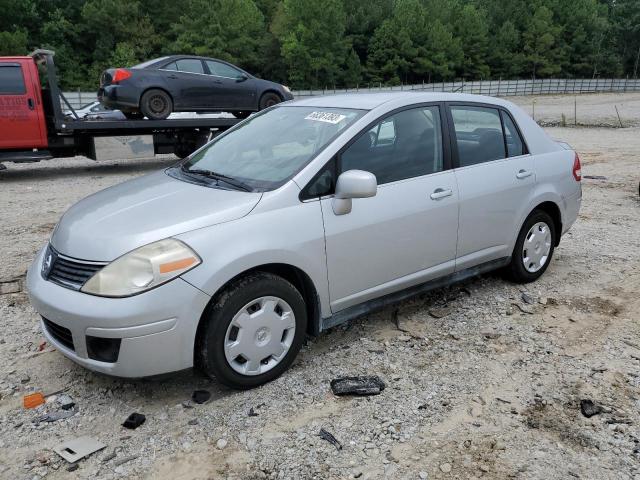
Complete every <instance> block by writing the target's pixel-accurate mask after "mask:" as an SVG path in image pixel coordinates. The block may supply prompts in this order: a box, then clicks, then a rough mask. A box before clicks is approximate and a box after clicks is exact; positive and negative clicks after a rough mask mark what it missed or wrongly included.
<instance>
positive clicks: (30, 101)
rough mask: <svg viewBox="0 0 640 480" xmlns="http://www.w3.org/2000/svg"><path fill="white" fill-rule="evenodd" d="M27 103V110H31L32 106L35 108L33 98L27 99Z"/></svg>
mask: <svg viewBox="0 0 640 480" xmlns="http://www.w3.org/2000/svg"><path fill="white" fill-rule="evenodd" d="M27 105H28V106H29V110H33V109H34V108H36V104H35V102H34V101H33V98H30V99H28V100H27Z"/></svg>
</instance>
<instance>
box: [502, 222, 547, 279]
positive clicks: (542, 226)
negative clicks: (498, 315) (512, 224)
mask: <svg viewBox="0 0 640 480" xmlns="http://www.w3.org/2000/svg"><path fill="white" fill-rule="evenodd" d="M556 235H557V233H556V231H555V227H554V223H553V219H552V218H551V216H550V215H549V214H548V213H546V212H544V211H542V210H534V211H533V212H532V213H531V214H530V215H529V216H528V217H527V219H526V220H525V222H524V225H522V229H521V230H520V233H519V234H518V239H517V240H516V245H515V247H514V248H513V253H512V255H511V263H510V264H509V265H508V266H507V267H506V269H505V272H506V274H507V277H508V278H509V279H510V280H512V281H514V282H516V283H529V282H533V281H535V280H537V279H538V278H540V276H542V274H543V273H544V272H545V270H546V269H547V267H548V266H549V262H551V257H552V256H553V250H554V246H555V244H556Z"/></svg>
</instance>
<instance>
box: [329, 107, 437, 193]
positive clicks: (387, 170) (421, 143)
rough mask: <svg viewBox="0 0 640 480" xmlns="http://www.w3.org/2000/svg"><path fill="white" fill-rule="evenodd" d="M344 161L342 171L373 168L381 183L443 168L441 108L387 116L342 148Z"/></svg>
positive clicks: (368, 170)
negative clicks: (343, 149)
mask: <svg viewBox="0 0 640 480" xmlns="http://www.w3.org/2000/svg"><path fill="white" fill-rule="evenodd" d="M340 161H341V171H342V172H346V171H347V170H365V171H367V172H371V173H373V174H374V175H375V176H376V178H377V180H378V185H382V184H384V183H389V182H395V181H398V180H403V179H406V178H413V177H420V176H422V175H428V174H430V173H435V172H440V171H442V169H443V153H442V130H441V125H440V110H439V108H438V107H420V108H412V109H410V110H403V111H401V112H398V113H396V114H394V115H391V116H390V117H387V118H385V119H384V120H382V121H381V122H379V123H377V124H376V125H374V126H373V127H372V128H371V129H369V130H368V131H366V132H364V133H362V134H361V135H360V136H359V137H358V138H357V139H356V141H355V142H354V143H352V144H351V145H350V146H349V147H348V148H347V149H346V150H345V151H344V152H342V155H341V156H340Z"/></svg>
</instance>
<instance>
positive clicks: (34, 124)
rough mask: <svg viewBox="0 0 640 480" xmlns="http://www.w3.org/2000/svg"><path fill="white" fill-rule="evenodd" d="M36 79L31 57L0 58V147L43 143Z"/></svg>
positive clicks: (25, 146) (40, 145)
mask: <svg viewBox="0 0 640 480" xmlns="http://www.w3.org/2000/svg"><path fill="white" fill-rule="evenodd" d="M32 70H33V72H32ZM34 77H35V78H34ZM38 82H39V79H38V78H37V72H36V69H35V64H34V63H33V60H32V59H19V58H16V59H7V60H6V61H5V60H3V61H1V62H0V148H12V149H20V148H27V149H31V148H40V147H45V146H46V145H47V139H46V132H45V130H44V121H43V118H42V104H41V100H40V95H39V88H40V85H39V84H38Z"/></svg>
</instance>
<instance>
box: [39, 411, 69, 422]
mask: <svg viewBox="0 0 640 480" xmlns="http://www.w3.org/2000/svg"><path fill="white" fill-rule="evenodd" d="M75 414H76V411H75V410H60V411H57V412H50V413H47V414H45V415H42V416H40V417H36V418H34V420H33V422H34V423H40V422H48V423H50V422H57V421H58V420H64V419H65V418H69V417H73V416H74V415H75Z"/></svg>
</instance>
